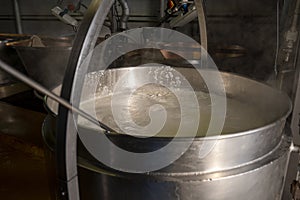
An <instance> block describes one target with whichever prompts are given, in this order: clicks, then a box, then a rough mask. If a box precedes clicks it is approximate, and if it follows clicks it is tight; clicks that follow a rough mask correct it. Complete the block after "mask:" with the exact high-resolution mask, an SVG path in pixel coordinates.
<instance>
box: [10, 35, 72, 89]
mask: <svg viewBox="0 0 300 200" xmlns="http://www.w3.org/2000/svg"><path fill="white" fill-rule="evenodd" d="M41 40H42V43H43V45H44V46H32V43H33V42H32V39H25V40H21V41H15V42H10V43H7V46H10V47H14V48H15V49H16V51H17V53H18V55H19V57H20V59H21V60H22V62H23V65H24V66H25V69H26V71H27V73H28V75H29V76H30V77H31V78H33V79H34V80H36V81H37V82H39V83H41V84H42V85H43V86H45V87H47V88H53V87H55V86H57V85H59V84H61V83H62V80H63V77H64V74H65V70H66V67H67V62H68V58H69V56H70V52H71V48H72V41H73V40H72V38H65V37H62V38H49V37H41Z"/></svg>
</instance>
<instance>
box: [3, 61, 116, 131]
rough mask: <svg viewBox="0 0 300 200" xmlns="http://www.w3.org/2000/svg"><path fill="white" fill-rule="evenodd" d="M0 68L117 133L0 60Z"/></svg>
mask: <svg viewBox="0 0 300 200" xmlns="http://www.w3.org/2000/svg"><path fill="white" fill-rule="evenodd" d="M0 68H1V69H3V70H4V71H6V72H7V73H9V74H11V75H12V76H14V77H16V78H17V79H19V80H21V81H22V82H24V83H26V84H27V85H29V86H30V87H32V88H34V89H35V90H37V91H39V92H41V93H42V94H44V95H47V96H49V97H50V98H51V99H53V100H55V101H56V102H58V103H59V104H61V105H63V106H64V107H66V108H68V109H69V110H70V111H72V112H74V113H76V114H78V115H80V116H81V117H83V118H85V119H87V120H88V121H90V122H92V123H93V124H95V125H97V126H100V127H101V128H103V129H105V131H107V132H115V131H114V130H113V129H111V128H110V127H108V126H107V125H105V124H103V123H102V122H100V121H98V120H97V119H95V118H94V117H92V116H91V115H89V114H88V113H86V112H84V111H83V110H81V109H79V108H76V107H74V106H73V105H71V104H70V103H69V102H68V101H66V100H65V99H63V98H61V97H60V96H58V95H56V94H54V93H53V92H51V91H49V90H48V89H46V88H45V87H43V86H42V85H40V84H39V83H37V82H36V81H34V80H32V79H30V78H28V77H27V76H25V75H24V74H22V73H21V72H19V71H18V70H16V69H14V68H13V67H12V66H10V65H8V64H6V63H5V62H3V61H2V60H1V59H0Z"/></svg>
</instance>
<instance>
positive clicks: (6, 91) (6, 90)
mask: <svg viewBox="0 0 300 200" xmlns="http://www.w3.org/2000/svg"><path fill="white" fill-rule="evenodd" d="M28 90H31V88H30V87H28V86H27V85H25V84H24V83H14V84H11V85H4V86H0V99H3V98H6V97H9V96H12V95H15V94H18V93H21V92H25V91H28Z"/></svg>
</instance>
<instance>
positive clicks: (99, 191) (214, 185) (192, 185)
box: [43, 116, 291, 200]
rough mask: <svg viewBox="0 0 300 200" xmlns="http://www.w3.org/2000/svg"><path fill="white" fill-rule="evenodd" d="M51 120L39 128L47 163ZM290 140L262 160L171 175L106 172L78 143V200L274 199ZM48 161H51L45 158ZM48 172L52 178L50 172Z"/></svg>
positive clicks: (50, 156)
mask: <svg viewBox="0 0 300 200" xmlns="http://www.w3.org/2000/svg"><path fill="white" fill-rule="evenodd" d="M53 120H54V118H51V117H50V116H48V117H47V119H46V121H45V123H44V127H43V136H44V140H45V142H46V144H47V145H49V148H48V152H47V153H46V156H47V161H48V163H47V165H48V166H54V163H53V161H54V154H53V149H54V146H55V143H54V142H53V141H54V140H55V138H54V137H53V136H54V134H55V133H54V130H53V125H52V124H53V123H55V121H53ZM290 142H291V141H290V138H289V137H287V136H284V137H282V139H281V141H280V144H279V145H278V146H277V147H276V148H275V149H273V150H272V151H271V152H270V153H269V154H268V155H267V156H266V157H264V158H263V159H261V160H258V161H256V162H253V163H251V164H248V165H245V166H241V167H237V168H233V169H229V170H224V171H219V172H212V173H208V174H201V173H191V174H190V173H184V171H181V172H178V173H173V174H163V173H160V172H153V173H151V174H147V175H146V174H138V175H137V174H128V173H120V172H116V171H111V170H109V169H107V168H105V167H103V166H101V165H99V164H98V163H96V162H95V161H94V160H91V157H90V156H88V153H87V152H86V150H84V149H82V146H81V144H80V143H79V149H81V150H79V151H81V153H79V154H80V155H79V158H78V166H79V167H78V173H79V189H80V196H81V198H82V199H83V200H85V199H88V200H94V199H95V200H96V199H108V200H110V199H116V200H118V199H125V200H127V199H128V200H135V199H137V200H140V199H143V200H154V199H164V200H174V199H183V200H193V199H195V200H196V199H204V200H220V199H224V200H227V199H232V200H239V199H246V200H257V199H259V200H274V199H275V200H276V199H277V200H279V199H281V198H280V197H281V191H282V186H283V181H284V177H285V168H286V164H287V161H288V158H289V153H290V151H289V147H290ZM51 160H52V163H51V162H49V161H51ZM190 165H192V163H191V164H190ZM49 173H50V174H52V177H54V174H55V172H54V171H49Z"/></svg>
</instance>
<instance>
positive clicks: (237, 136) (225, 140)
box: [47, 67, 290, 173]
mask: <svg viewBox="0 0 300 200" xmlns="http://www.w3.org/2000/svg"><path fill="white" fill-rule="evenodd" d="M176 70H178V71H179V72H180V73H181V74H183V75H184V76H185V77H186V78H187V80H189V81H190V84H191V85H192V87H193V88H194V89H195V90H196V91H206V90H205V89H206V88H205V84H204V82H203V79H202V78H201V77H199V75H198V74H197V73H195V72H193V69H188V68H176ZM127 71H131V75H132V76H130V77H131V79H130V81H129V83H133V84H131V85H130V84H129V85H128V87H129V89H130V87H133V88H134V85H135V84H138V83H139V82H141V81H142V80H144V78H145V76H149V71H150V69H149V68H147V67H134V68H133V67H132V68H121V69H112V70H107V71H106V72H105V73H103V72H101V71H100V72H99V73H91V74H88V75H87V77H88V78H87V79H86V80H87V82H86V83H85V86H84V87H86V88H88V89H91V87H90V86H91V85H93V81H96V83H99V87H98V92H99V95H100V96H101V94H102V95H104V96H106V95H107V94H109V91H111V90H112V89H113V88H114V85H115V84H116V83H117V82H118V80H119V78H121V77H122V75H123V74H124V73H126V72H127ZM158 74H160V73H158ZM163 75H164V73H162V77H161V78H163ZM221 75H222V78H223V81H224V84H225V89H226V92H227V97H228V98H234V99H238V100H239V101H241V102H248V103H249V104H252V105H256V106H257V107H258V110H259V115H260V116H262V115H265V116H266V117H267V118H268V120H267V121H266V122H265V124H263V125H257V124H256V125H255V124H251V125H252V127H251V128H249V127H248V128H246V129H247V130H248V131H245V130H240V132H239V131H237V132H234V133H231V134H227V135H223V136H221V138H220V140H219V141H218V143H217V144H216V146H215V148H214V150H213V151H212V152H211V153H210V154H209V155H208V156H207V157H205V158H204V159H202V160H199V159H197V156H198V154H199V149H200V148H201V145H202V144H203V140H202V138H196V139H195V142H194V144H193V145H192V146H191V148H190V150H189V151H187V152H186V153H185V154H184V155H183V156H182V157H181V158H180V159H178V160H177V161H176V162H174V163H173V164H171V165H170V167H167V168H166V169H163V170H162V172H161V173H169V172H170V171H173V172H174V171H176V172H180V171H184V170H186V172H189V173H194V172H199V171H202V172H201V173H204V172H205V173H207V172H210V171H212V170H216V169H218V170H222V169H228V168H231V167H237V166H241V165H244V164H246V163H251V162H254V161H256V160H259V159H261V158H262V157H263V156H264V155H265V154H267V153H268V152H270V151H271V150H272V149H273V148H275V147H276V146H277V145H278V144H279V143H280V141H281V137H282V129H283V126H284V124H285V118H286V117H287V114H288V113H289V112H290V102H289V99H288V97H287V96H286V95H284V94H283V93H281V92H280V91H277V90H275V89H273V88H271V87H269V86H266V85H264V84H262V83H259V82H256V81H253V80H250V79H247V78H244V77H240V76H236V75H233V74H229V73H222V74H221ZM97 76H100V77H101V78H100V81H99V79H97ZM93 77H94V78H93ZM158 80H162V79H160V78H159V77H158ZM164 80H165V79H164ZM83 91H85V90H83ZM87 91H88V90H86V92H87ZM54 92H57V93H58V94H59V92H60V90H59V88H57V89H56V90H55V91H54ZM87 94H90V96H88V95H87ZM83 97H84V99H87V100H88V99H89V98H95V95H94V93H93V94H92V95H91V93H88V92H87V93H86V94H83ZM270 98H271V99H272V103H270V101H269V100H268V99H270ZM95 100H96V101H95V103H97V101H98V100H99V99H95ZM98 103H99V104H101V103H103V102H102V101H99V102H98ZM47 104H48V106H51V107H50V110H52V112H53V113H52V114H55V113H57V110H56V109H57V105H55V103H53V102H52V103H51V100H50V99H49V100H48V101H47ZM240 117H241V118H243V115H241V116H240ZM254 118H255V117H254ZM200 119H201V118H200ZM233 120H234V119H233ZM249 122H250V121H249ZM257 126H260V127H257ZM85 128H88V127H86V126H85ZM91 131H92V130H91ZM243 131H244V132H243ZM99 134H101V133H99ZM109 137H110V139H111V140H113V141H114V142H115V143H116V144H117V145H119V146H120V147H122V148H124V149H128V150H129V151H133V152H149V151H151V150H153V149H155V148H157V147H161V146H164V145H165V144H166V142H167V141H168V138H165V139H166V141H164V140H162V139H161V138H155V137H154V138H149V139H148V140H147V142H145V141H141V140H139V139H136V138H132V137H129V136H126V135H118V134H112V135H109ZM206 139H209V138H206ZM179 142H180V141H179ZM112 156H113V153H112ZM185 163H192V164H191V165H186V164H185Z"/></svg>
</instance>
